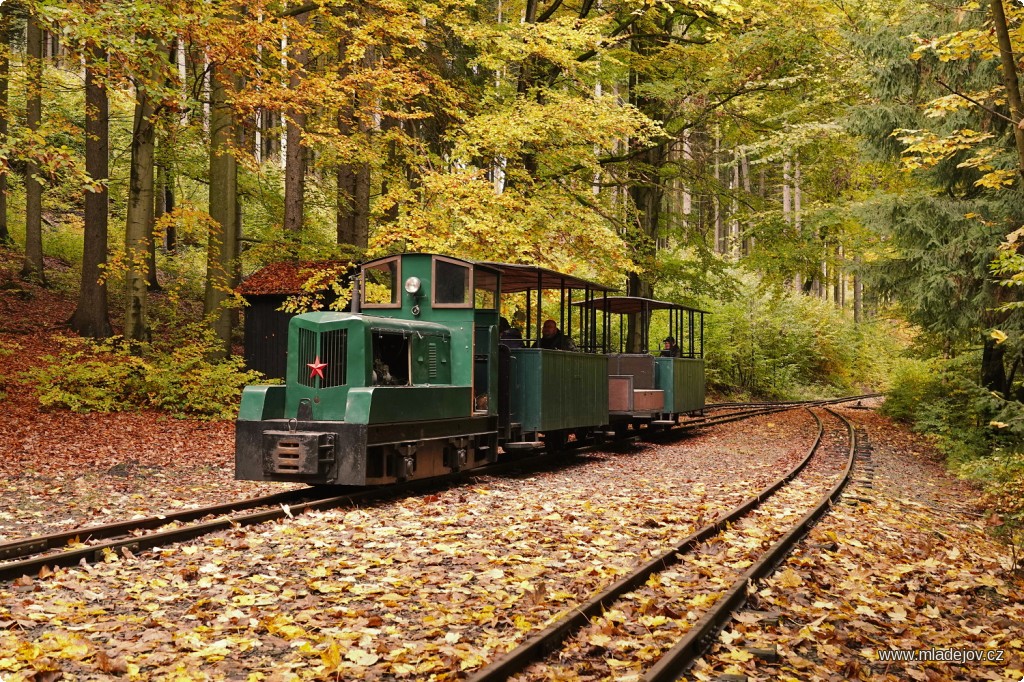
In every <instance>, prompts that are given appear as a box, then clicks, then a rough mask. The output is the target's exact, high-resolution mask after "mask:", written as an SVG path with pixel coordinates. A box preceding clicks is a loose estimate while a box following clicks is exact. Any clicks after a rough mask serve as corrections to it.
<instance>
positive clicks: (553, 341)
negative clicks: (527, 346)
mask: <svg viewBox="0 0 1024 682" xmlns="http://www.w3.org/2000/svg"><path fill="white" fill-rule="evenodd" d="M540 333H541V337H540V338H539V339H537V340H536V341H534V342H533V347H534V348H546V349H547V350H568V351H576V350H578V349H577V348H576V344H575V343H573V342H572V339H570V338H569V337H568V336H566V335H565V334H563V333H562V330H561V329H559V328H558V325H557V324H556V323H555V321H554V320H545V322H544V326H543V327H542V328H541V332H540Z"/></svg>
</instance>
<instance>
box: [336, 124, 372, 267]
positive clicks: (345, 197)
mask: <svg viewBox="0 0 1024 682" xmlns="http://www.w3.org/2000/svg"><path fill="white" fill-rule="evenodd" d="M338 129H339V132H340V133H341V134H342V135H344V136H347V135H351V133H352V130H351V126H350V125H349V124H348V122H347V121H345V120H344V117H343V116H339V120H338ZM337 210H338V243H339V244H351V245H353V246H355V247H358V248H360V249H365V248H366V246H367V243H368V240H369V232H370V165H369V164H368V163H343V164H341V165H339V166H338V209H337Z"/></svg>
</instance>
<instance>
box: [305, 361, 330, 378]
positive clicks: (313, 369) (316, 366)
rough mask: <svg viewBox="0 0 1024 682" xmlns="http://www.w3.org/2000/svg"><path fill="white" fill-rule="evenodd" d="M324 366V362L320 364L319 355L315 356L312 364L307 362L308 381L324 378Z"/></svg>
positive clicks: (325, 364)
mask: <svg viewBox="0 0 1024 682" xmlns="http://www.w3.org/2000/svg"><path fill="white" fill-rule="evenodd" d="M326 366H327V363H326V362H320V356H319V355H318V356H316V360H314V361H313V362H307V363H306V367H309V378H310V379H312V378H313V377H320V378H321V379H323V378H325V377H324V367H326Z"/></svg>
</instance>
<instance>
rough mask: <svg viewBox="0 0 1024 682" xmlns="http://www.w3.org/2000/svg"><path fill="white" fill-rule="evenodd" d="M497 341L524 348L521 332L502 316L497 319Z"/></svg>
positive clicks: (505, 344)
mask: <svg viewBox="0 0 1024 682" xmlns="http://www.w3.org/2000/svg"><path fill="white" fill-rule="evenodd" d="M498 343H500V344H502V345H504V346H508V347H509V348H524V347H525V346H524V344H523V334H522V332H520V331H519V330H518V329H516V328H515V327H513V326H512V325H511V324H509V321H508V320H506V319H505V318H504V317H502V318H499V319H498Z"/></svg>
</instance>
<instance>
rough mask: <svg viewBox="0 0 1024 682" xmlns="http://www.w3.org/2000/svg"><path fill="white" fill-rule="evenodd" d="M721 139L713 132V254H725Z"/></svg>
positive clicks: (716, 132)
mask: <svg viewBox="0 0 1024 682" xmlns="http://www.w3.org/2000/svg"><path fill="white" fill-rule="evenodd" d="M721 156H722V138H721V136H720V135H719V133H718V130H717V129H716V130H715V194H714V199H713V207H714V211H715V253H725V236H724V235H723V234H722V233H723V231H724V228H723V226H722V194H721V191H720V190H721V185H722V168H721V166H722V164H721Z"/></svg>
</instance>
